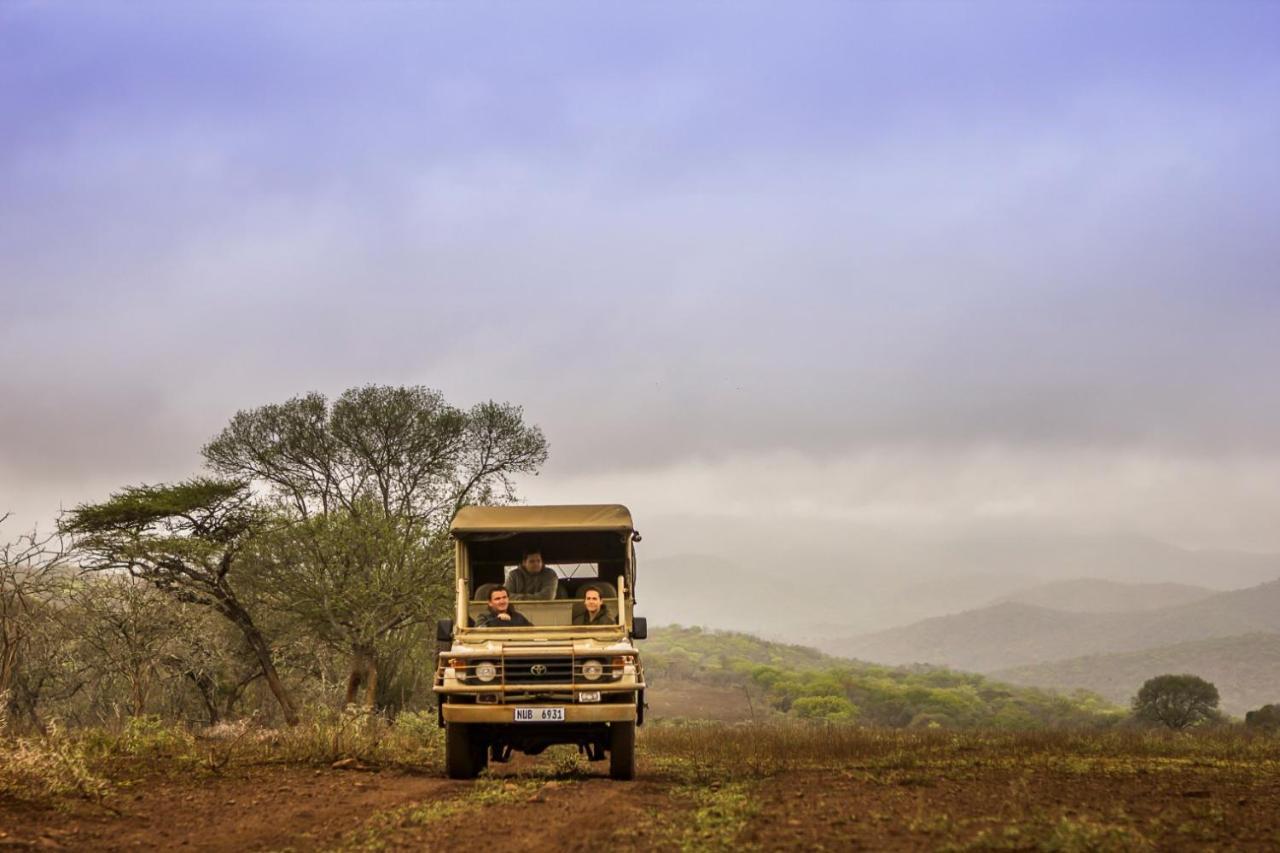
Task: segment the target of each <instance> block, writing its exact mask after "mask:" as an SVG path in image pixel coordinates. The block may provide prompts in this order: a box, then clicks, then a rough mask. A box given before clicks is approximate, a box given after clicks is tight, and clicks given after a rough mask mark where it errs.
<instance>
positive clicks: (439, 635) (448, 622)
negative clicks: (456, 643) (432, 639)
mask: <svg viewBox="0 0 1280 853" xmlns="http://www.w3.org/2000/svg"><path fill="white" fill-rule="evenodd" d="M452 641H453V620H452V619H441V620H440V621H439V622H437V623H436V642H438V643H449V642H452Z"/></svg>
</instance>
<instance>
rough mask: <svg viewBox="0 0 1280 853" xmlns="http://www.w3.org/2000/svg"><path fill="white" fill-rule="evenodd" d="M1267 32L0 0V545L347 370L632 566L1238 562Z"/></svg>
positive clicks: (1244, 7) (1083, 10)
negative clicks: (449, 409)
mask: <svg viewBox="0 0 1280 853" xmlns="http://www.w3.org/2000/svg"><path fill="white" fill-rule="evenodd" d="M1277 43H1280V6H1277V5H1276V4H1274V3H1265V2H1256V3H1249V2H1227V3H1215V4H1212V5H1211V6H1210V5H1209V4H1205V3H1178V2H1153V3H1138V2H1128V3H1090V2H1077V3H1065V4H1060V3H1049V2H1044V3H1017V2H1005V3H976V2H975V3H964V2H930V3H912V2H905V3H878V2H863V3H843V2H842V3H834V2H832V3H824V2H808V3H805V2H801V3H788V4H764V3H760V4H753V3H734V4H726V3H712V2H702V3H688V2H679V3H659V2H655V3H644V4H595V3H580V4H573V3H537V2H533V3H515V2H509V3H498V2H491V3H489V2H468V3H462V2H438V3H399V2H397V3H390V2H388V3H360V4H351V3H337V2H330V3H320V2H317V3H309V4H297V3H285V2H278V3H270V4H261V3H254V4H248V3H246V4H234V3H217V4H201V3H196V2H184V3H181V4H174V3H133V2H131V3H115V4H109V3H77V4H72V3H55V2H30V0H0V306H2V307H0V363H2V364H3V365H4V369H3V370H2V371H0V511H3V510H4V509H9V510H11V511H12V512H13V513H14V515H13V517H12V518H11V519H10V521H9V522H8V523H7V524H6V526H5V528H4V529H0V533H8V534H10V535H13V534H14V533H16V532H17V530H19V529H21V528H22V527H24V526H27V525H30V524H34V523H44V524H47V519H49V518H50V517H52V515H53V514H55V513H56V512H57V511H58V508H59V507H71V506H74V505H76V504H79V503H81V502H84V501H90V500H97V499H101V498H103V497H105V496H106V495H107V494H109V493H110V491H111V490H112V489H116V488H119V487H120V486H122V485H125V484H131V483H138V482H160V481H167V480H172V479H178V478H181V477H185V476H189V475H191V474H193V473H195V472H197V471H199V469H200V464H201V460H200V456H199V448H200V446H201V445H202V444H203V443H204V442H205V441H207V440H208V439H209V438H211V437H212V436H213V435H214V434H216V433H217V432H218V431H219V430H220V428H221V427H222V426H223V425H224V424H225V423H226V422H227V420H228V419H229V418H230V416H231V415H232V414H234V413H235V412H236V411H237V410H240V409H246V408H251V407H254V406H258V405H262V404H265V403H269V402H279V401H282V400H284V399H288V398H289V397H292V396H295V395H297V394H302V393H305V392H308V391H312V390H315V391H321V392H324V393H326V394H330V395H334V396H336V395H337V394H338V393H340V392H341V391H342V390H344V389H346V388H349V387H353V386H356V385H362V384H367V383H382V384H422V385H426V386H429V387H432V388H436V389H439V390H441V391H442V392H444V393H445V395H446V396H447V398H448V399H449V400H450V401H452V402H454V403H455V404H458V405H470V404H472V403H474V402H477V401H481V400H485V399H498V400H506V401H510V402H513V403H518V404H520V405H522V406H523V407H524V411H525V413H526V416H527V417H528V419H529V420H530V421H531V422H533V423H536V424H538V425H539V426H540V427H542V429H543V430H544V431H545V433H546V435H547V438H548V440H549V442H550V446H551V458H550V461H549V462H548V464H547V465H546V467H545V468H544V470H543V471H542V473H541V474H540V475H539V476H538V477H537V478H535V479H529V480H527V481H526V482H524V483H523V484H522V486H521V493H522V495H523V496H524V497H525V498H527V499H528V500H530V501H539V502H569V503H581V502H596V501H604V502H622V503H627V504H628V505H630V506H631V508H632V510H633V512H634V513H635V515H636V517H637V519H638V520H639V522H640V526H641V528H642V530H644V529H646V528H647V530H646V534H647V535H646V548H647V549H648V551H647V552H646V553H649V554H652V555H653V556H655V557H672V556H678V555H680V554H718V555H725V554H728V555H730V556H732V557H733V558H734V559H737V560H740V561H750V560H751V559H752V558H753V557H754V559H755V562H756V563H757V564H759V565H761V566H764V567H766V568H767V567H770V566H772V567H775V568H776V566H777V563H778V561H779V560H781V559H783V558H782V556H780V555H783V554H785V553H786V552H787V549H789V548H793V547H795V546H796V538H797V537H804V538H805V540H806V542H811V541H812V540H814V539H823V540H824V542H823V543H822V544H823V547H824V548H828V549H830V548H837V549H844V550H845V551H847V553H848V554H849V563H850V565H851V566H852V565H863V566H865V565H866V563H867V560H866V559H864V557H865V555H866V554H870V553H871V551H872V550H873V549H872V546H873V545H874V543H875V542H877V541H910V540H914V539H922V540H928V541H934V542H938V543H947V542H954V541H957V540H959V539H965V538H966V537H969V538H971V537H972V536H974V535H976V534H977V532H981V535H983V536H991V535H1000V536H1009V537H1014V538H1017V537H1020V536H1024V535H1025V536H1032V537H1033V538H1035V540H1036V541H1052V539H1053V537H1055V536H1056V537H1103V538H1106V537H1141V538H1149V539H1151V540H1156V541H1159V542H1161V543H1167V544H1170V545H1173V546H1177V547H1179V548H1184V549H1226V550H1239V551H1251V552H1272V551H1280V526H1278V525H1276V523H1275V520H1276V516H1277V509H1278V507H1280V391H1278V390H1277V383H1276V381H1275V375H1276V367H1277V365H1278V364H1280V334H1277V332H1278V331H1280V281H1278V280H1277V277H1276V275H1277V273H1276V271H1277V270H1278V269H1280V240H1277V239H1276V229H1277V224H1278V223H1280V157H1277V156H1276V153H1275V152H1276V151H1280V52H1277V51H1276V50H1275V45H1276V44H1277ZM743 531H751V532H753V533H754V534H755V539H754V540H753V541H754V542H755V543H757V544H751V545H748V544H744V540H743V538H742V536H741V533H742V532H743ZM801 531H804V532H801ZM815 531H817V532H815ZM992 531H995V533H993V532H992ZM1046 536H1048V537H1049V539H1048V540H1045V539H1044V537H1046ZM761 542H763V543H765V544H763V545H762V544H759V543H761ZM771 548H772V550H770V549H771ZM939 548H942V546H941V545H940V546H939ZM860 549H863V550H860ZM926 562H929V563H930V565H933V566H934V568H935V569H936V570H937V571H939V572H945V571H947V566H946V565H945V549H942V550H940V551H938V552H937V553H935V554H934V556H932V557H930V558H929V560H928V561H926Z"/></svg>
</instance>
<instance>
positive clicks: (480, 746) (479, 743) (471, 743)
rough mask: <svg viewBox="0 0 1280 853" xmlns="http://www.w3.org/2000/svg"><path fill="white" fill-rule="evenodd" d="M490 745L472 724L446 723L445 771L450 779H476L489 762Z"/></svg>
mask: <svg viewBox="0 0 1280 853" xmlns="http://www.w3.org/2000/svg"><path fill="white" fill-rule="evenodd" d="M488 747H489V745H488V744H487V743H486V742H485V739H484V738H483V737H480V735H479V733H478V732H475V731H473V730H472V727H471V726H468V725H465V724H463V723H446V724H445V728H444V771H445V774H446V775H447V776H448V777H449V778H450V779H474V778H476V776H477V775H478V774H479V773H480V771H481V770H483V769H484V768H485V765H486V764H488V761H487V760H486V759H487V758H488Z"/></svg>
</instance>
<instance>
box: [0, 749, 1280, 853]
mask: <svg viewBox="0 0 1280 853" xmlns="http://www.w3.org/2000/svg"><path fill="white" fill-rule="evenodd" d="M1278 783H1280V768H1277V767H1274V766H1272V767H1258V766H1249V767H1229V766H1214V765H1211V764H1207V763H1202V764H1200V765H1197V764H1196V763H1194V762H1192V763H1185V764H1176V763H1169V762H1160V763H1157V764H1152V765H1151V766H1149V767H1146V766H1135V767H1133V768H1131V769H1130V770H1126V771H1125V772H1120V773H1118V772H1116V771H1115V769H1114V767H1112V766H1110V765H1107V766H1106V767H1103V766H1102V765H1099V766H1098V767H1090V766H1089V765H1088V764H1087V763H1086V764H1078V765H1063V766H1061V767H1045V766H1036V767H1031V766H1019V765H1018V764H1017V763H1016V762H1012V763H1010V762H1003V761H992V762H991V763H990V766H986V767H983V766H979V767H977V768H976V769H971V770H968V771H965V772H964V773H959V774H956V773H950V772H947V773H937V772H932V771H931V772H921V771H912V770H901V771H892V770H891V771H888V772H869V771H866V770H864V769H859V768H858V767H856V766H846V767H843V768H838V767H833V768H830V769H828V770H821V771H819V770H812V771H790V772H786V773H782V774H778V775H774V776H769V777H765V778H756V779H733V778H712V777H700V776H699V775H698V773H697V772H696V771H695V772H693V773H691V772H690V771H689V770H688V768H687V767H680V766H676V765H674V764H671V763H669V762H664V761H663V760H662V759H659V758H653V759H650V760H649V761H647V762H646V763H644V764H642V772H641V776H640V778H639V779H638V780H637V781H636V782H633V783H615V782H610V781H609V780H608V779H607V778H605V776H604V768H603V766H602V765H587V764H580V765H577V766H574V762H573V761H572V760H565V758H564V757H563V756H562V757H561V758H559V759H557V758H555V757H551V758H548V757H543V758H542V759H541V760H539V761H536V762H535V761H533V760H530V759H523V758H520V757H517V759H516V760H514V761H513V762H512V763H511V764H510V765H507V766H499V767H495V768H494V770H493V771H491V772H490V773H489V774H487V775H486V777H485V778H482V779H480V780H477V781H475V782H451V781H448V780H445V779H442V778H439V776H437V775H435V774H434V773H433V774H427V773H414V772H407V771H405V770H363V771H362V770H355V769H346V770H336V769H331V768H325V769H320V770H316V769H312V768H300V767H296V766H295V767H283V766H260V767H248V768H237V769H234V770H232V771H226V772H223V773H221V774H215V775H207V774H178V773H159V772H154V771H153V772H150V775H144V776H141V777H138V778H135V780H134V781H133V782H131V783H125V784H122V785H120V786H119V787H118V788H117V791H116V793H115V794H113V795H112V796H111V797H110V798H109V799H108V801H107V802H106V803H105V804H101V805H99V804H92V803H88V802H73V803H71V804H70V805H69V806H64V807H63V808H54V807H36V806H32V805H29V804H22V803H18V802H14V801H8V802H6V801H4V800H0V848H3V849H24V848H30V849H79V850H133V849H191V850H227V851H230V850H328V849H436V850H458V849H468V848H475V849H486V848H488V847H489V846H490V845H491V843H492V842H493V839H502V842H501V845H500V846H501V847H502V849H504V850H549V849H557V850H597V849H603V848H605V847H606V846H609V847H613V848H618V847H620V848H622V849H659V850H663V849H665V850H678V849H686V850H687V849H695V850H696V849H729V848H733V849H735V850H740V849H787V848H806V849H828V850H933V849H940V848H949V849H1013V850H1039V849H1055V850H1132V849H1142V848H1143V847H1144V846H1146V847H1153V848H1157V849H1161V850H1203V849H1206V848H1216V849H1232V850H1275V849H1277V848H1278V847H1280V817H1277V816H1278V815H1280V784H1278Z"/></svg>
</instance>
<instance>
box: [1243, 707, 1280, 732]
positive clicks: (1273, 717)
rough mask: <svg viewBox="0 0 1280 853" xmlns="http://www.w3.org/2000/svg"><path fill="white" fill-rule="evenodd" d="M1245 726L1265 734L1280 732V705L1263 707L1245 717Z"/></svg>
mask: <svg viewBox="0 0 1280 853" xmlns="http://www.w3.org/2000/svg"><path fill="white" fill-rule="evenodd" d="M1244 724H1245V725H1246V726H1248V727H1249V728H1251V729H1259V730H1261V731H1264V732H1280V705H1263V706H1262V707H1261V708H1259V709H1258V710H1256V711H1250V712H1249V713H1247V714H1245V715H1244Z"/></svg>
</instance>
